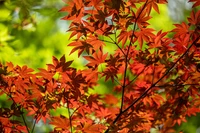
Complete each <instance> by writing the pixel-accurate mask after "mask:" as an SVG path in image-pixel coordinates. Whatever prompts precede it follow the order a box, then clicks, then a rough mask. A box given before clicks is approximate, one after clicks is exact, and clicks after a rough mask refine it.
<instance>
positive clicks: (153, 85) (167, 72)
mask: <svg viewBox="0 0 200 133" xmlns="http://www.w3.org/2000/svg"><path fill="white" fill-rule="evenodd" d="M199 38H200V37H199ZM199 38H197V39H196V40H195V41H194V42H193V43H192V44H191V45H190V46H189V47H188V49H187V50H186V51H185V52H184V53H183V54H182V55H181V56H180V57H179V58H178V60H176V61H175V63H174V64H173V65H172V66H171V67H170V68H169V69H168V70H167V71H166V72H165V74H164V75H163V76H162V77H161V78H160V79H158V80H157V81H156V82H155V83H154V84H152V85H151V86H150V87H149V88H148V89H147V90H146V91H145V92H144V93H143V94H142V95H141V96H140V97H138V98H137V99H136V100H135V101H134V102H133V103H132V104H131V105H129V106H128V107H127V108H126V109H125V110H123V112H122V113H124V112H126V111H128V110H129V109H130V108H131V107H132V106H133V105H134V104H136V103H137V102H138V101H139V100H140V99H142V98H143V97H144V96H145V95H146V94H147V93H148V92H149V91H150V90H151V89H152V88H153V87H155V86H156V84H158V83H159V82H160V81H161V80H162V79H163V78H164V77H165V76H167V75H168V74H169V72H170V71H171V70H172V69H173V68H174V67H175V66H176V64H177V63H178V62H179V61H180V60H181V59H182V58H183V57H184V56H185V55H186V54H187V53H188V51H189V50H190V48H191V47H192V46H193V45H194V44H195V43H196V42H197V41H198V40H199Z"/></svg>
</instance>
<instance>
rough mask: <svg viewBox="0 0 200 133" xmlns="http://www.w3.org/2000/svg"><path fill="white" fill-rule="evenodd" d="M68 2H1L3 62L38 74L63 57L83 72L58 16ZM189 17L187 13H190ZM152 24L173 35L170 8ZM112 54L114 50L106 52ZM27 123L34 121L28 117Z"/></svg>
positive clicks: (189, 129) (193, 125)
mask: <svg viewBox="0 0 200 133" xmlns="http://www.w3.org/2000/svg"><path fill="white" fill-rule="evenodd" d="M62 6H64V2H63V1H61V0H37V1H34V0H0V62H1V63H3V64H4V63H6V62H13V63H14V64H15V65H20V66H22V65H27V66H28V67H30V68H33V69H35V70H36V71H37V68H44V67H45V64H48V63H51V62H52V60H51V59H52V56H56V57H58V58H60V57H61V56H62V55H63V54H65V55H66V58H67V60H74V62H73V64H72V65H73V66H74V67H76V68H78V69H82V68H84V64H85V63H86V61H85V60H84V59H83V58H78V55H77V53H73V54H72V55H70V56H69V53H70V50H71V48H70V47H67V44H68V43H69V42H70V40H69V36H70V34H69V33H66V31H67V28H68V24H69V23H68V22H66V21H63V20H61V18H62V17H64V15H65V14H63V13H61V12H58V11H59V9H61V7H62ZM186 14H187V12H186ZM152 16H153V18H152V19H151V20H150V21H149V23H150V24H151V27H153V28H155V29H156V30H158V31H159V30H160V29H163V31H169V30H171V29H172V28H173V21H172V20H171V19H170V17H169V16H168V11H167V6H166V5H161V6H160V14H157V13H156V12H155V11H153V12H152ZM106 50H107V51H108V52H109V51H111V50H112V46H110V47H108V48H107V49H106ZM111 87H112V83H110V82H106V83H105V82H104V81H103V80H102V81H100V85H99V86H98V87H97V88H96V89H95V90H94V92H98V93H102V94H103V93H108V92H110V91H109V90H108V89H106V88H111ZM6 104H8V103H7V102H6V96H1V97H0V107H2V106H6ZM64 112H67V111H66V109H64V108H61V109H58V110H57V111H56V112H55V111H52V115H58V114H63V115H66V116H67V115H68V114H66V113H64ZM198 118H199V116H198V117H196V118H195V117H192V118H190V119H188V120H189V122H187V123H183V124H182V125H181V126H177V131H180V130H183V131H184V133H194V132H196V129H197V128H198V127H199V126H200V124H198V123H200V121H199V120H198ZM27 120H29V121H30V124H31V119H30V118H28V117H27ZM36 128H40V131H41V132H48V131H49V129H51V127H48V126H43V123H38V124H37V126H36ZM35 132H39V130H35Z"/></svg>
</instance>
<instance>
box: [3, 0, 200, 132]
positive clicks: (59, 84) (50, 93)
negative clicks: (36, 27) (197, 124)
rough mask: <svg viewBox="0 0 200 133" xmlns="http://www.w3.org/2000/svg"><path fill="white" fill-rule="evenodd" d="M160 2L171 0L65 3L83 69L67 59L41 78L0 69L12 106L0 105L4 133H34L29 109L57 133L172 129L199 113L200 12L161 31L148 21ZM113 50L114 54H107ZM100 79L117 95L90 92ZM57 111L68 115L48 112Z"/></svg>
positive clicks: (23, 70) (22, 69) (7, 66)
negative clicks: (54, 114)
mask: <svg viewBox="0 0 200 133" xmlns="http://www.w3.org/2000/svg"><path fill="white" fill-rule="evenodd" d="M189 1H190V2H194V5H193V8H197V7H198V6H199V5H200V3H199V1H198V0H189ZM158 4H167V0H67V1H66V6H65V7H63V8H62V9H61V10H60V11H63V12H67V16H65V17H64V18H63V19H64V20H67V21H71V23H70V26H69V30H68V32H70V33H71V36H70V38H71V39H73V41H72V42H71V43H70V44H69V45H68V46H71V47H73V49H72V51H71V54H73V53H74V52H75V51H78V57H80V56H83V57H84V59H85V60H87V61H88V63H87V64H86V66H85V69H82V70H78V69H77V68H74V67H72V66H71V64H72V63H73V61H66V58H65V55H63V56H62V57H61V58H60V59H57V58H56V57H53V58H52V60H53V63H52V64H47V68H46V69H44V68H43V69H39V72H37V73H36V72H35V73H34V71H33V69H31V68H28V67H27V66H26V65H25V66H22V67H20V66H18V65H17V66H14V65H13V64H12V63H11V62H9V63H7V64H5V65H3V64H0V95H3V94H6V96H7V97H8V99H9V101H11V102H12V104H11V105H10V107H7V108H0V131H1V132H6V133H11V132H28V133H29V132H33V130H34V126H33V128H31V127H29V126H28V125H27V122H26V119H25V111H26V112H27V114H26V115H28V116H32V117H33V119H35V124H36V123H37V122H38V121H39V120H43V121H44V123H46V121H47V120H49V121H50V123H49V124H51V125H53V126H54V131H53V132H63V133H64V132H65V133H68V132H77V133H78V132H83V133H102V132H105V133H107V132H119V133H128V132H136V133H141V132H142V133H145V132H149V131H150V129H151V128H158V127H162V128H159V130H160V132H163V133H166V132H174V130H173V126H174V125H175V124H179V125H180V124H181V123H182V122H186V117H187V116H191V115H195V114H196V113H199V112H200V97H199V96H200V92H199V88H200V11H199V10H198V11H192V12H191V14H190V16H189V17H188V19H187V20H188V21H187V22H182V23H180V24H174V26H175V28H174V29H173V30H171V31H168V32H163V31H162V30H160V31H156V30H155V29H153V28H149V25H150V24H149V23H148V20H150V19H151V16H150V14H151V11H152V10H155V11H156V12H157V13H159V7H158ZM169 33H173V37H169V36H168V34H169ZM111 45H112V46H113V52H109V51H106V47H107V46H111ZM102 66H105V67H102ZM100 68H101V69H100ZM101 79H104V80H105V81H108V80H111V81H112V83H113V85H114V87H113V88H107V89H111V90H112V92H113V93H112V94H104V95H100V94H94V93H91V92H90V90H91V89H93V88H94V87H95V86H97V85H98V84H99V81H100V80H101ZM60 107H64V108H66V109H67V110H68V116H64V115H60V116H52V115H51V114H50V110H56V109H57V108H60ZM18 117H20V118H22V120H21V121H19V120H17V119H16V120H14V119H13V118H18Z"/></svg>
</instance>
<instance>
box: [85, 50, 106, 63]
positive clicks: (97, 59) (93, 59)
mask: <svg viewBox="0 0 200 133" xmlns="http://www.w3.org/2000/svg"><path fill="white" fill-rule="evenodd" d="M107 55H108V53H106V54H103V52H102V50H99V51H98V52H95V53H93V54H92V56H83V57H84V58H85V59H86V60H88V61H89V63H88V64H87V65H86V66H88V67H98V65H99V64H101V63H104V62H105V59H106V57H107Z"/></svg>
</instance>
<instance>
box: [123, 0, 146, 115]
mask: <svg viewBox="0 0 200 133" xmlns="http://www.w3.org/2000/svg"><path fill="white" fill-rule="evenodd" d="M147 2H148V0H147V1H146V2H145V3H144V6H143V8H142V10H141V11H140V13H139V15H138V17H137V18H136V19H135V23H134V27H133V33H132V34H131V40H130V43H129V46H128V50H127V53H126V54H125V68H124V79H123V85H122V95H121V98H122V101H121V107H120V112H122V110H123V104H124V92H125V88H126V86H127V85H126V78H127V69H128V62H129V61H128V60H129V59H128V55H129V52H130V48H131V46H132V40H133V37H134V32H135V30H136V23H137V20H138V18H139V16H140V15H141V13H142V12H143V10H144V9H145V7H146V4H147ZM137 77H138V76H137ZM134 80H135V79H134Z"/></svg>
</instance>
